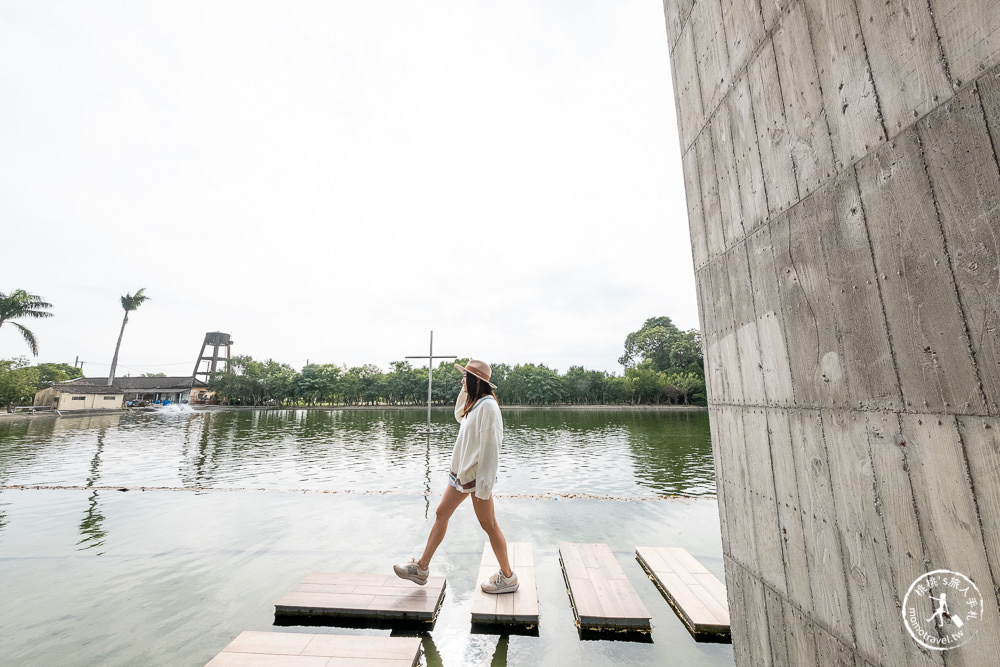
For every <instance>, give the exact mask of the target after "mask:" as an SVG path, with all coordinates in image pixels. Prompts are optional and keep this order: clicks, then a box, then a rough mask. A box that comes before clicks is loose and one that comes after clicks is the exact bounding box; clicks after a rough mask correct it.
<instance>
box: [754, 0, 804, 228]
mask: <svg viewBox="0 0 1000 667" xmlns="http://www.w3.org/2000/svg"><path fill="white" fill-rule="evenodd" d="M765 4H767V3H765ZM747 78H748V79H749V82H750V100H751V102H752V103H753V118H754V126H755V127H756V129H757V147H758V150H759V151H760V164H761V169H762V171H763V173H764V190H765V193H766V195H767V207H768V210H769V211H770V213H771V215H772V216H773V215H777V214H778V213H781V212H782V211H785V210H787V209H788V208H789V207H791V206H792V205H793V204H795V202H796V201H798V199H799V194H798V192H799V191H798V184H797V183H796V182H795V166H794V164H793V162H792V138H791V134H790V132H789V128H788V126H787V124H786V123H785V109H784V105H783V104H782V101H781V95H779V94H776V92H778V91H780V90H781V85H780V83H779V82H778V65H777V62H776V61H775V55H774V43H773V41H772V40H770V39H768V40H767V41H765V42H764V45H763V47H762V48H761V49H760V51H758V52H757V55H756V57H755V58H754V59H753V60H752V61H751V62H750V67H749V68H748V69H747Z"/></svg>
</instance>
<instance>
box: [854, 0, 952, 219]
mask: <svg viewBox="0 0 1000 667" xmlns="http://www.w3.org/2000/svg"><path fill="white" fill-rule="evenodd" d="M857 6H858V16H859V18H860V23H861V34H862V36H863V37H864V41H865V47H866V48H867V51H868V65H869V67H871V71H872V79H873V80H874V82H875V91H876V92H877V93H878V100H879V106H880V107H881V109H882V116H883V118H884V120H885V125H886V128H887V129H888V132H889V136H890V137H892V136H894V135H895V134H896V133H897V132H898V131H899V130H901V129H903V128H905V127H907V126H909V125H911V124H912V123H913V121H914V120H916V119H917V118H919V117H920V116H923V115H924V114H925V113H927V112H928V111H930V110H931V109H933V108H934V107H935V106H937V105H938V104H939V102H941V101H944V100H946V99H948V98H949V97H951V86H950V84H949V82H948V77H947V75H946V73H945V71H944V63H943V62H942V61H941V55H940V54H941V50H940V47H939V45H938V39H937V33H936V32H935V30H934V22H933V19H932V17H931V14H930V12H929V11H927V10H926V9H916V8H914V7H911V6H910V3H907V2H899V1H898V0H894V1H893V2H886V0H857ZM907 208H908V209H909V208H912V206H907Z"/></svg>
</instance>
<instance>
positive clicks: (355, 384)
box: [0, 290, 706, 408]
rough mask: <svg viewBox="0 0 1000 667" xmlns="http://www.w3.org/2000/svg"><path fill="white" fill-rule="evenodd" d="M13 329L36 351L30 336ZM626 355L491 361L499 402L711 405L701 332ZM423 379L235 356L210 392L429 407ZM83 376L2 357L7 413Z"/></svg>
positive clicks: (283, 401) (392, 368)
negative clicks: (596, 364) (571, 361)
mask: <svg viewBox="0 0 1000 667" xmlns="http://www.w3.org/2000/svg"><path fill="white" fill-rule="evenodd" d="M126 297H128V298H126ZM145 300H147V297H145V295H144V293H143V290H139V291H138V292H137V293H136V294H135V295H126V296H125V297H122V307H123V309H124V310H125V319H124V321H123V322H122V329H123V330H124V327H125V324H126V323H127V321H128V314H129V312H131V311H134V310H135V309H136V308H137V307H138V306H139V305H140V304H141V303H142V302H143V301H145ZM50 307H51V304H48V303H47V302H45V301H44V300H43V299H41V297H38V296H37V295H31V294H27V293H26V292H23V291H22V290H18V291H15V292H13V293H12V294H10V295H4V294H0V325H2V323H3V322H4V321H5V320H6V321H10V320H11V319H13V318H14V317H47V316H49V315H50V313H47V312H45V311H46V309H47V308H50ZM13 324H14V326H15V327H16V328H17V329H18V330H19V332H20V333H21V334H22V335H23V336H24V338H25V342H27V343H28V344H29V347H30V348H31V350H32V352H33V353H35V354H37V342H36V341H35V338H34V336H33V334H31V332H30V331H28V330H26V329H25V328H24V327H23V326H21V325H18V324H17V323H13ZM120 341H121V335H120V334H119V343H120ZM624 348H625V349H624V353H623V354H622V356H621V358H619V359H618V362H619V363H620V364H621V365H622V366H623V367H624V373H623V374H622V375H617V374H614V373H608V372H605V371H594V370H587V369H585V368H584V367H583V366H571V367H570V368H569V369H568V370H567V371H566V372H565V373H559V372H558V371H557V370H555V369H553V368H549V367H548V366H546V365H545V364H534V363H527V364H516V365H511V364H507V363H495V364H493V365H492V369H493V376H492V380H493V382H494V384H496V385H497V386H498V387H499V388H498V389H497V396H498V397H499V398H500V400H501V402H503V403H508V404H515V405H557V404H573V405H600V404H608V405H622V404H628V405H651V404H673V405H686V404H693V405H705V403H706V392H705V371H704V360H703V358H702V352H701V336H700V334H699V332H698V330H696V329H691V330H689V331H681V330H680V329H678V328H677V327H676V326H675V325H674V324H673V323H672V322H671V320H670V318H669V317H653V318H650V319H648V320H646V322H645V323H644V324H643V326H642V327H641V328H640V329H639V330H638V331H634V332H632V333H630V334H628V336H627V337H626V338H625V346H624ZM117 350H118V348H117V347H116V348H115V351H116V354H117ZM467 361H468V360H467V359H465V360H459V363H462V364H463V365H464V363H466V362H467ZM427 372H428V371H427V368H426V367H421V368H414V367H413V365H412V364H410V362H408V361H394V362H392V363H391V364H390V365H389V370H388V371H383V370H382V369H380V368H379V367H378V366H375V365H374V364H365V365H362V366H354V367H348V366H346V365H343V364H341V365H336V364H309V365H307V366H305V367H304V368H303V369H302V370H301V371H296V370H295V369H294V368H292V367H291V366H289V365H288V364H283V363H280V362H278V361H275V360H273V359H267V360H265V361H258V360H255V359H254V358H253V357H251V356H248V355H243V356H235V357H233V358H232V359H231V360H230V364H229V368H228V370H227V371H225V372H221V373H215V374H213V376H212V377H211V378H210V380H209V389H211V390H213V391H215V392H216V394H217V396H218V398H219V399H220V401H221V402H223V403H226V404H230V405H249V406H260V405H282V406H303V405H304V406H336V405H388V406H394V405H421V404H426V402H427ZM81 375H82V372H81V371H80V370H79V369H77V368H75V367H73V366H72V365H69V364H39V365H37V366H30V365H29V363H28V360H27V359H26V358H24V357H19V358H15V359H8V360H0V404H6V405H7V406H8V408H9V407H10V406H13V405H25V404H27V405H30V404H31V402H32V400H33V398H34V394H35V392H36V391H38V390H39V389H42V388H44V387H47V386H50V385H51V384H53V383H57V382H62V381H65V380H69V379H73V378H76V377H80V376H81ZM460 387H461V373H460V372H459V371H458V370H457V369H456V368H455V367H454V364H453V363H452V362H442V363H441V364H439V365H438V367H437V368H435V369H434V382H433V394H432V397H431V398H432V401H433V403H435V404H439V405H446V404H451V403H453V402H454V401H455V399H456V398H457V397H458V393H459V390H460Z"/></svg>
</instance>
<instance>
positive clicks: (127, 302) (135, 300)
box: [108, 287, 149, 387]
mask: <svg viewBox="0 0 1000 667" xmlns="http://www.w3.org/2000/svg"><path fill="white" fill-rule="evenodd" d="M145 291H146V288H145V287H143V288H142V289H141V290H139V291H138V292H136V293H135V294H126V295H125V296H123V297H122V308H124V309H125V319H123V320H122V330H121V331H120V332H119V333H118V344H117V345H115V357H114V359H112V360H111V372H110V373H108V386H109V387H110V386H111V383H113V382H114V381H115V368H116V367H117V366H118V349H119V348H120V347H121V346H122V336H123V335H125V325H126V324H128V314H129V313H131V312H132V311H133V310H135V309H136V308H138V307H139V306H141V305H142V304H143V302H145V301H148V300H149V297H148V296H146V295H145V294H143V292H145Z"/></svg>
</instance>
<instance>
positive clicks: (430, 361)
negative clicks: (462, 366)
mask: <svg viewBox="0 0 1000 667" xmlns="http://www.w3.org/2000/svg"><path fill="white" fill-rule="evenodd" d="M406 358H407V359H426V360H427V430H428V431H430V429H431V400H432V399H433V398H434V395H433V393H432V390H431V386H432V384H433V378H434V360H435V359H455V358H456V357H455V355H453V354H449V355H440V356H437V357H435V356H434V332H433V331H432V332H431V347H430V353H429V354H428V355H427V356H426V357H422V356H417V355H413V356H409V355H408V356H407V357H406Z"/></svg>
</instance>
